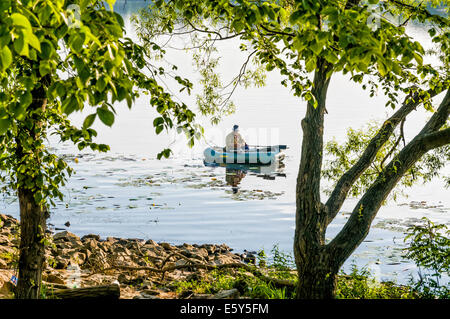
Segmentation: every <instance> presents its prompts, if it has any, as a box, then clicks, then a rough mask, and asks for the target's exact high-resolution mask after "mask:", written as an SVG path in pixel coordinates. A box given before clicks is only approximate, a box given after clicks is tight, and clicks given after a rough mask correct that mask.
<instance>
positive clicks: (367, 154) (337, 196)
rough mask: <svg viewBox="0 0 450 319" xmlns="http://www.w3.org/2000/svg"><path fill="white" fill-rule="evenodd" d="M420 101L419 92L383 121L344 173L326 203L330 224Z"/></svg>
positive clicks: (432, 95) (434, 94) (432, 93)
mask: <svg viewBox="0 0 450 319" xmlns="http://www.w3.org/2000/svg"><path fill="white" fill-rule="evenodd" d="M428 94H429V95H430V98H431V97H434V96H436V95H437V92H435V91H428ZM408 100H409V101H408ZM420 103H422V99H421V98H420V97H419V94H418V93H417V94H416V95H415V96H414V98H411V99H408V98H407V99H406V100H405V103H404V104H403V106H402V107H401V108H400V109H399V110H398V111H397V112H395V113H394V114H393V115H392V116H391V117H390V118H389V119H387V120H386V121H385V122H384V123H383V126H382V127H381V128H380V130H379V131H378V133H377V134H376V135H375V136H374V137H373V138H372V139H371V140H370V142H369V144H368V145H367V147H366V149H365V150H364V153H363V154H362V155H361V157H360V158H359V160H358V161H357V162H356V163H355V165H353V166H352V167H351V168H350V169H349V170H348V171H347V172H345V173H344V174H343V175H342V177H341V178H340V179H339V181H338V182H337V184H336V187H335V188H334V190H333V192H332V193H331V195H330V197H329V199H328V201H327V202H326V204H325V210H326V211H327V216H328V222H327V224H329V223H330V222H331V221H332V220H333V219H334V217H336V215H337V214H338V213H339V210H340V209H341V207H342V205H343V203H344V201H345V199H346V198H347V194H348V192H349V191H350V189H351V187H352V185H353V184H354V183H355V182H356V181H357V180H358V178H359V177H360V176H361V174H362V173H363V172H364V171H365V170H366V169H367V168H368V167H369V166H370V165H371V163H372V162H373V160H374V158H375V156H376V155H377V153H378V151H379V150H380V149H381V147H382V146H383V145H384V144H385V143H386V141H388V140H389V138H390V136H391V135H392V133H393V132H394V130H395V128H396V127H397V125H398V124H399V123H401V122H402V121H403V120H404V119H405V118H406V116H407V115H408V114H409V113H411V112H412V111H413V110H414V109H415V108H416V107H417V106H418V105H419V104H420Z"/></svg>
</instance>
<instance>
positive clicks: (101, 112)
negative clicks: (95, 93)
mask: <svg viewBox="0 0 450 319" xmlns="http://www.w3.org/2000/svg"><path fill="white" fill-rule="evenodd" d="M97 114H98V117H99V118H100V120H101V121H102V122H103V123H104V124H105V125H107V126H112V125H113V123H114V114H113V112H111V111H110V110H108V109H107V108H106V107H100V108H98V109H97Z"/></svg>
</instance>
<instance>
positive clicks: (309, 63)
mask: <svg viewBox="0 0 450 319" xmlns="http://www.w3.org/2000/svg"><path fill="white" fill-rule="evenodd" d="M305 67H306V71H307V72H312V71H314V69H315V68H316V59H315V58H314V57H311V58H309V59H308V60H306V63H305Z"/></svg>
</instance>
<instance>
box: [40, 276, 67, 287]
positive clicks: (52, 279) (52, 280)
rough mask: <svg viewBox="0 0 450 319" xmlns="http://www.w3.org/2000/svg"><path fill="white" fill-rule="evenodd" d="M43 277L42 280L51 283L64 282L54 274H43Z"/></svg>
mask: <svg viewBox="0 0 450 319" xmlns="http://www.w3.org/2000/svg"><path fill="white" fill-rule="evenodd" d="M43 279H44V281H46V282H49V283H52V284H60V285H65V284H66V283H65V282H64V280H63V279H62V278H61V277H60V276H58V275H56V274H49V275H47V276H44V277H43Z"/></svg>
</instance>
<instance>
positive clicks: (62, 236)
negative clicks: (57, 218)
mask: <svg viewBox="0 0 450 319" xmlns="http://www.w3.org/2000/svg"><path fill="white" fill-rule="evenodd" d="M71 239H72V240H80V238H79V237H78V236H76V235H75V234H72V233H71V232H69V231H67V230H65V231H62V232H59V233H56V234H55V235H53V240H63V241H71Z"/></svg>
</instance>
